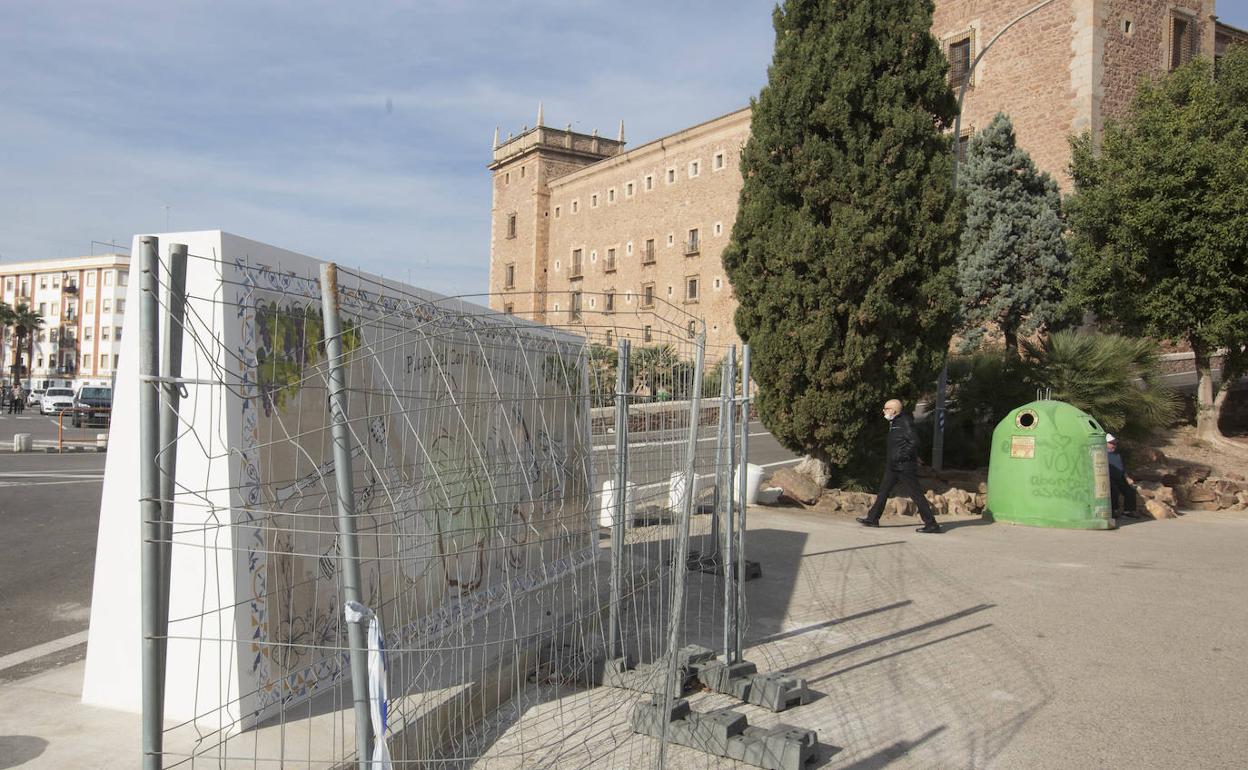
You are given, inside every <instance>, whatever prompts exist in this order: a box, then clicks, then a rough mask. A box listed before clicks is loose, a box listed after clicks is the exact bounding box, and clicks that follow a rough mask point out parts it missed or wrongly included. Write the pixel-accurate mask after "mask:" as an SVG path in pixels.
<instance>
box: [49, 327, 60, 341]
mask: <svg viewBox="0 0 1248 770" xmlns="http://www.w3.org/2000/svg"><path fill="white" fill-rule="evenodd" d="M57 336H58V335H57V330H56V329H48V342H56V340H57Z"/></svg>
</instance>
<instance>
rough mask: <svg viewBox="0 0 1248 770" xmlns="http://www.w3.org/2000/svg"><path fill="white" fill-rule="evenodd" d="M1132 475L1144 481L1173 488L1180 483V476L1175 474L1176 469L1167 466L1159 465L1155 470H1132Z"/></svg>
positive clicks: (1146, 468)
mask: <svg viewBox="0 0 1248 770" xmlns="http://www.w3.org/2000/svg"><path fill="white" fill-rule="evenodd" d="M1131 475H1132V476H1134V477H1135V478H1137V479H1140V480H1143V481H1157V482H1161V483H1164V484H1169V485H1171V486H1173V485H1174V484H1176V483H1178V476H1177V475H1176V474H1175V470H1174V468H1171V467H1170V466H1167V465H1158V466H1156V467H1153V468H1148V467H1144V468H1132V469H1131Z"/></svg>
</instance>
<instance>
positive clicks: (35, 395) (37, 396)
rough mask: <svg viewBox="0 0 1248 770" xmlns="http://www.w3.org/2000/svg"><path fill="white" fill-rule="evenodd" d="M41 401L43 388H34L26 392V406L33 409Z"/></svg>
mask: <svg viewBox="0 0 1248 770" xmlns="http://www.w3.org/2000/svg"><path fill="white" fill-rule="evenodd" d="M41 403H43V388H34V389H32V390H31V391H30V392H29V393H27V394H26V408H27V409H35V408H36V407H38V406H39V405H40V404H41Z"/></svg>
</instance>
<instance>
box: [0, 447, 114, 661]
mask: <svg viewBox="0 0 1248 770" xmlns="http://www.w3.org/2000/svg"><path fill="white" fill-rule="evenodd" d="M6 428H7V425H4V424H0V430H4V429H6ZM0 435H2V434H0ZM104 458H105V455H104V454H102V453H88V454H65V455H61V454H46V453H42V452H39V453H33V454H11V453H2V454H0V526H3V528H4V558H0V656H3V655H7V654H9V653H12V652H16V651H18V650H23V649H26V648H28V647H31V646H33V645H36V644H41V643H43V642H48V641H51V640H53V639H60V638H63V637H65V636H68V635H70V634H74V633H76V632H81V631H84V630H86V628H87V623H88V620H89V619H90V618H89V610H90V604H91V579H92V570H93V568H94V566H95V540H96V531H97V527H98V524H99V511H100V493H101V489H102V486H103V479H104Z"/></svg>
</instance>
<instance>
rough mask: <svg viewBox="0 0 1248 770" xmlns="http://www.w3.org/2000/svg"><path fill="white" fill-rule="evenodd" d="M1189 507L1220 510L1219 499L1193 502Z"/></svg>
mask: <svg viewBox="0 0 1248 770" xmlns="http://www.w3.org/2000/svg"><path fill="white" fill-rule="evenodd" d="M1188 508H1195V509H1196V510H1198V511H1216V510H1220V509H1219V507H1218V503H1217V501H1209V502H1200V503H1191V504H1190V505H1188Z"/></svg>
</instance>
